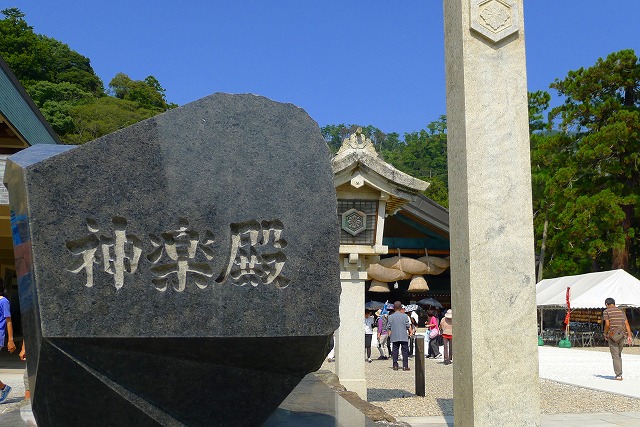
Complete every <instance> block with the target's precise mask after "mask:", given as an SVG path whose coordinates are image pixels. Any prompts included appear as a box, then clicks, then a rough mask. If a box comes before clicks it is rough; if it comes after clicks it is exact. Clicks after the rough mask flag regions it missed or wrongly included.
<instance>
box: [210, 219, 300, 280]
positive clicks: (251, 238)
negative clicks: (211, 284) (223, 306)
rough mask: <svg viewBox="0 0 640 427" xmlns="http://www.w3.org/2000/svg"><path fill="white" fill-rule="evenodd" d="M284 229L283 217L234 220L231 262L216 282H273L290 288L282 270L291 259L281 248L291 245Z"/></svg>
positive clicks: (232, 225)
mask: <svg viewBox="0 0 640 427" xmlns="http://www.w3.org/2000/svg"><path fill="white" fill-rule="evenodd" d="M283 230H284V225H283V224H282V221H280V220H273V221H262V222H258V221H248V222H244V223H240V224H231V251H230V254H229V263H228V264H227V268H226V270H225V271H224V272H223V273H222V274H221V275H220V277H218V279H217V280H216V282H218V283H225V282H227V281H230V282H231V283H233V284H234V285H236V286H245V285H249V284H250V285H251V286H254V287H255V286H258V285H260V284H264V285H268V284H270V283H273V285H274V286H275V287H277V288H279V289H283V288H286V287H287V286H288V285H289V279H287V278H286V277H284V276H283V275H282V274H281V272H282V268H283V267H284V264H285V262H286V260H287V257H286V256H285V254H284V253H283V252H282V251H281V249H284V248H285V247H286V246H287V242H286V241H285V240H284V239H283V238H282V232H283Z"/></svg>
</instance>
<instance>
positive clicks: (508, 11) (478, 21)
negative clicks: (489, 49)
mask: <svg viewBox="0 0 640 427" xmlns="http://www.w3.org/2000/svg"><path fill="white" fill-rule="evenodd" d="M470 1H471V29H472V30H474V31H476V32H477V33H480V34H481V35H483V36H484V37H486V38H487V39H489V40H491V41H492V42H494V43H497V42H499V41H500V40H502V39H504V38H506V37H507V36H510V35H511V34H514V33H517V32H518V18H519V16H518V5H517V2H516V1H514V0H470Z"/></svg>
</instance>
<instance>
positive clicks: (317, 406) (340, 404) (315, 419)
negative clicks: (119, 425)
mask: <svg viewBox="0 0 640 427" xmlns="http://www.w3.org/2000/svg"><path fill="white" fill-rule="evenodd" d="M89 425H94V424H89ZM206 425H208V426H211V425H221V424H220V419H219V418H218V417H215V416H214V417H213V418H211V419H210V420H208V423H207V424H206ZM263 425H264V427H299V426H309V427H336V426H343V427H373V426H377V425H379V424H378V423H376V422H375V421H373V420H371V419H369V418H367V417H366V416H365V415H364V414H363V413H362V412H360V411H359V410H358V409H357V408H355V407H354V406H353V405H351V404H350V403H349V402H347V401H346V400H345V399H343V398H342V397H340V395H338V394H337V393H336V392H334V391H333V390H332V389H330V388H329V387H327V386H326V385H325V384H324V383H323V382H322V381H320V380H318V379H317V378H316V377H315V376H314V375H313V374H309V375H307V376H306V377H304V379H303V380H302V381H301V382H300V383H299V384H298V385H297V386H296V388H295V389H294V390H293V391H292V392H291V394H289V396H287V398H286V399H285V400H284V401H283V402H282V403H281V404H280V406H279V407H278V408H277V409H276V410H275V411H274V412H273V413H272V414H271V416H269V418H268V419H267V420H266V421H265V423H264V424H263ZM20 426H31V427H35V426H36V423H35V419H34V417H33V413H32V412H31V407H30V405H29V402H28V401H24V402H23V403H22V404H21V405H20V406H18V407H14V408H12V409H11V410H10V411H8V412H6V413H2V414H0V427H20Z"/></svg>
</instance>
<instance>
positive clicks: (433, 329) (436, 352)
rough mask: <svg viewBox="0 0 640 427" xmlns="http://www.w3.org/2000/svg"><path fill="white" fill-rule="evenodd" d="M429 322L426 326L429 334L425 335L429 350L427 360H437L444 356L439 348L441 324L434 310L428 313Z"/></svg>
mask: <svg viewBox="0 0 640 427" xmlns="http://www.w3.org/2000/svg"><path fill="white" fill-rule="evenodd" d="M427 315H428V317H427V321H426V322H425V323H424V325H425V326H426V327H427V333H426V334H425V340H426V345H427V348H428V351H427V355H426V356H425V357H426V358H427V359H430V358H434V359H435V358H437V357H440V356H442V355H441V354H440V347H439V346H438V339H437V338H438V335H440V322H439V321H438V316H436V313H435V311H434V310H429V311H428V312H427Z"/></svg>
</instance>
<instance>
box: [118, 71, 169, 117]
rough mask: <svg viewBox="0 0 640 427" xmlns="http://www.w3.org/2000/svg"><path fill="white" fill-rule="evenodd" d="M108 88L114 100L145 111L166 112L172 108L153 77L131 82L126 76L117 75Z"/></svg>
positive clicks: (162, 89) (163, 91)
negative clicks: (121, 100)
mask: <svg viewBox="0 0 640 427" xmlns="http://www.w3.org/2000/svg"><path fill="white" fill-rule="evenodd" d="M109 88H110V89H111V93H112V94H113V95H114V96H115V97H116V98H119V99H125V100H127V101H133V102H136V103H137V104H138V105H140V107H142V108H145V109H150V110H154V109H155V110H158V111H166V110H168V109H169V108H172V107H173V106H174V105H169V104H168V103H167V101H166V99H165V89H164V88H163V87H162V86H160V82H158V80H157V79H156V78H155V77H153V76H149V77H147V78H145V79H144V80H132V79H131V78H130V77H129V76H127V75H126V74H124V73H118V74H116V76H115V77H114V78H113V79H111V82H109Z"/></svg>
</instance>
